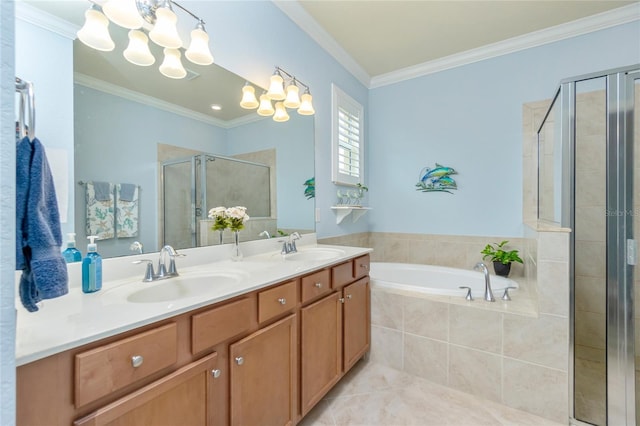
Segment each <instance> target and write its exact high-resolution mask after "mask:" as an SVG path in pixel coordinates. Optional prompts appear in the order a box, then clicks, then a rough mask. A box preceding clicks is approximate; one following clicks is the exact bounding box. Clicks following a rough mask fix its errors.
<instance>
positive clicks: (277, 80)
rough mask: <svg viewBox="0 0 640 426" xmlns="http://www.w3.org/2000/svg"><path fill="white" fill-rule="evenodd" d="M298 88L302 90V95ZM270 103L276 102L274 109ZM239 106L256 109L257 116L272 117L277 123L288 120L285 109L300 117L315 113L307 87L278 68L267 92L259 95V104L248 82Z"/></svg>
mask: <svg viewBox="0 0 640 426" xmlns="http://www.w3.org/2000/svg"><path fill="white" fill-rule="evenodd" d="M283 75H284V77H283ZM285 83H287V84H286V85H285ZM285 86H286V88H285ZM300 87H302V88H304V93H303V94H302V95H300ZM271 101H277V102H276V104H275V108H274V106H273V104H272V103H271ZM240 106H241V107H242V108H245V109H255V108H258V109H257V111H256V112H257V113H258V114H259V115H262V116H273V120H274V121H278V122H283V121H287V120H289V114H288V112H287V108H290V109H297V110H298V114H300V115H313V114H315V112H316V111H315V110H314V109H313V97H312V96H311V92H310V90H309V86H307V85H306V84H304V83H302V82H301V81H300V80H298V79H297V78H296V77H295V76H293V75H291V74H289V73H288V72H286V71H285V70H283V69H282V68H280V67H278V66H276V69H275V71H274V72H273V75H272V76H271V79H270V84H269V90H267V91H266V92H264V93H263V94H262V95H260V102H258V100H257V99H256V95H255V88H254V87H253V86H252V85H251V84H250V83H249V82H246V83H245V85H244V86H243V87H242V100H241V101H240Z"/></svg>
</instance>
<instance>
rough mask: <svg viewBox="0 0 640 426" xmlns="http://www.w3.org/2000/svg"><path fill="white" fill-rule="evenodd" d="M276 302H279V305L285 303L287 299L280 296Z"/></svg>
mask: <svg viewBox="0 0 640 426" xmlns="http://www.w3.org/2000/svg"><path fill="white" fill-rule="evenodd" d="M278 302H280V304H281V305H286V304H287V299H285V298H284V297H281V298H280V299H278Z"/></svg>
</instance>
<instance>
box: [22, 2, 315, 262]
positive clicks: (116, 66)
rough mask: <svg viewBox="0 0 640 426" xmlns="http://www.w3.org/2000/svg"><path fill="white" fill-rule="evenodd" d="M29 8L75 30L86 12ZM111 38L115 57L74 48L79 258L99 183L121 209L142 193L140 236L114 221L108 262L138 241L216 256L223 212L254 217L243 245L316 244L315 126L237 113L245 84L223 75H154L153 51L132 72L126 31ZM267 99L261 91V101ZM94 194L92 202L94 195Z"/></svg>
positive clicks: (296, 118)
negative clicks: (311, 190) (217, 223)
mask: <svg viewBox="0 0 640 426" xmlns="http://www.w3.org/2000/svg"><path fill="white" fill-rule="evenodd" d="M30 4H32V5H34V6H36V7H40V8H42V9H45V10H46V12H48V13H51V14H54V15H57V16H59V17H62V18H63V19H65V20H68V21H70V22H73V21H75V22H73V23H75V24H77V25H81V24H82V19H83V14H84V11H85V10H86V9H87V7H88V6H89V3H88V2H75V1H74V2H68V1H59V2H58V1H48V2H30ZM202 4H204V3H202ZM72 5H73V7H72ZM58 6H59V8H58ZM74 7H75V9H74ZM109 29H110V32H111V35H112V38H113V40H114V41H115V43H116V46H117V47H116V49H115V50H114V51H112V52H99V51H96V50H93V49H90V48H88V47H86V46H84V45H83V44H82V43H81V42H80V41H78V40H75V41H74V42H73V62H74V64H73V69H74V89H73V90H74V94H73V102H74V107H73V110H74V126H73V128H74V173H75V178H74V182H75V184H74V189H75V191H73V192H74V196H75V202H74V216H75V221H74V222H75V223H74V224H73V225H70V226H72V230H73V231H75V233H76V234H77V237H76V240H77V241H78V246H79V247H80V248H82V247H84V241H86V235H87V223H88V221H89V220H91V221H92V222H91V223H92V225H95V226H98V225H99V223H98V222H99V221H100V217H97V216H96V211H93V212H89V213H88V209H91V206H88V203H87V193H88V192H90V191H89V190H88V189H87V187H88V185H87V183H93V182H97V183H99V184H100V185H102V184H103V183H105V182H106V183H110V184H112V185H113V194H114V195H113V197H114V200H113V201H114V203H116V205H117V203H118V197H119V196H120V192H119V191H120V190H125V189H126V190H127V191H128V192H130V191H131V188H135V193H134V194H133V195H132V194H128V196H127V197H125V198H124V199H123V201H124V202H125V203H126V202H128V203H134V204H137V206H136V207H137V210H136V209H132V212H130V213H128V214H130V215H132V216H133V217H132V219H135V220H134V221H133V227H132V228H131V229H130V230H128V231H122V232H121V230H122V229H124V227H123V226H122V223H121V222H122V221H123V220H126V217H124V216H121V217H120V219H114V222H115V223H116V229H115V230H114V231H115V232H114V236H113V237H112V238H107V239H103V240H100V241H99V251H100V253H101V254H102V255H103V256H105V257H113V256H123V255H129V254H133V252H132V251H131V245H132V243H133V242H134V241H139V242H141V243H142V245H143V249H144V251H145V252H150V251H157V250H159V248H160V247H161V246H162V245H163V244H165V243H167V244H172V245H174V246H176V247H177V248H183V247H195V246H202V245H211V244H217V243H218V242H219V239H218V237H219V236H218V235H215V234H214V233H213V231H210V230H209V228H210V224H209V223H208V222H206V219H207V212H208V210H209V209H210V208H212V207H216V206H219V205H223V206H226V207H231V206H235V205H247V206H248V207H249V210H248V211H247V213H248V214H249V215H250V216H251V220H249V222H247V225H248V226H247V227H246V229H245V230H243V231H242V233H241V240H242V241H247V240H252V239H258V238H264V237H261V236H260V233H261V232H262V231H264V230H267V231H268V232H269V233H270V234H271V235H274V234H277V232H278V230H280V231H283V232H291V231H298V232H301V233H308V232H314V230H315V220H314V217H315V214H314V213H315V202H314V201H315V200H314V199H313V198H310V197H309V196H308V192H307V193H306V194H305V189H306V187H305V182H307V181H308V180H309V179H311V178H313V177H314V119H313V116H300V115H298V114H297V113H296V112H295V111H290V117H291V118H290V120H289V121H287V122H284V123H276V122H274V121H273V120H272V119H271V118H270V117H266V118H264V117H259V116H258V115H257V114H256V113H255V111H253V110H244V109H242V108H240V106H239V101H240V98H241V95H242V86H243V85H244V84H245V83H246V80H245V79H243V78H242V77H240V76H238V75H235V74H234V73H231V72H229V71H228V70H225V69H224V68H223V67H221V66H219V65H216V64H213V65H210V66H199V65H194V64H191V63H189V62H187V61H185V62H184V66H185V68H187V71H188V73H189V74H188V76H187V77H186V78H184V79H181V80H174V79H170V78H167V77H165V76H163V75H161V74H160V72H159V71H158V66H159V64H160V62H161V59H162V54H161V52H159V51H158V50H154V49H153V48H154V46H153V43H150V47H152V53H153V54H154V56H155V57H156V63H155V64H154V65H152V66H149V67H140V66H136V65H133V64H131V63H129V62H127V61H126V60H124V58H123V56H122V50H124V48H125V47H126V45H127V42H126V40H127V30H124V29H122V28H119V27H116V26H115V25H111V26H110V27H109ZM155 47H157V46H155ZM214 56H215V52H214ZM261 90H262V89H260V88H258V87H257V86H256V93H257V94H259V91H261ZM212 105H220V107H221V108H222V109H221V110H218V111H216V110H213V109H212V107H211V106H212ZM91 191H94V192H90V195H95V188H91ZM132 197H133V198H132ZM244 200H248V201H244ZM101 201H104V200H101ZM107 202H110V200H107ZM125 203H123V205H124V204H125ZM250 206H255V207H250ZM252 210H255V211H252ZM88 216H89V219H88ZM105 220H107V221H110V220H111V218H110V217H107V218H105ZM165 220H166V223H165ZM169 221H171V222H169ZM95 226H94V228H92V230H93V229H95ZM119 233H120V236H119V235H118V234H119ZM229 237H230V236H229ZM229 237H225V242H230V239H229Z"/></svg>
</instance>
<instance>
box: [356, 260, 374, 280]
mask: <svg viewBox="0 0 640 426" xmlns="http://www.w3.org/2000/svg"><path fill="white" fill-rule="evenodd" d="M369 259H370V257H369V255H368V254H366V255H364V256H360V257H356V258H355V259H354V260H353V278H354V279H356V280H357V279H359V278H362V277H365V276H367V275H369Z"/></svg>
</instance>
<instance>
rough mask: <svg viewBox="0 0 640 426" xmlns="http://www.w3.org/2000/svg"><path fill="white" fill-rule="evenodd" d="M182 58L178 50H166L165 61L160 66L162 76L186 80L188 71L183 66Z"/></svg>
mask: <svg viewBox="0 0 640 426" xmlns="http://www.w3.org/2000/svg"><path fill="white" fill-rule="evenodd" d="M180 56H181V55H180V51H179V50H178V49H169V48H167V47H165V48H164V61H162V65H160V72H161V73H162V75H164V76H165V77H169V78H175V79H179V78H184V77H185V76H186V75H187V71H186V70H185V69H184V67H183V66H182V61H180Z"/></svg>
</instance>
